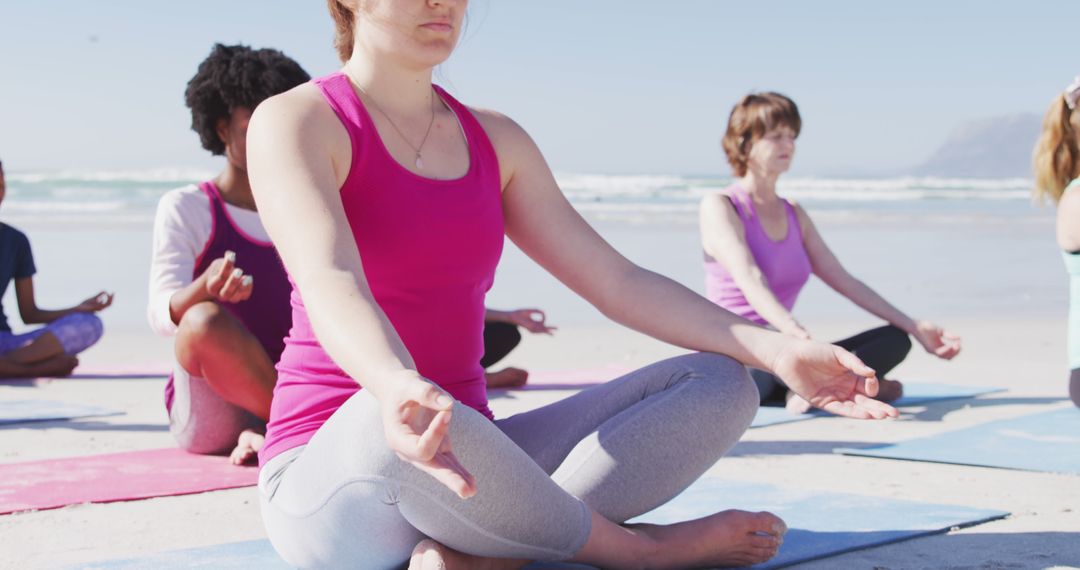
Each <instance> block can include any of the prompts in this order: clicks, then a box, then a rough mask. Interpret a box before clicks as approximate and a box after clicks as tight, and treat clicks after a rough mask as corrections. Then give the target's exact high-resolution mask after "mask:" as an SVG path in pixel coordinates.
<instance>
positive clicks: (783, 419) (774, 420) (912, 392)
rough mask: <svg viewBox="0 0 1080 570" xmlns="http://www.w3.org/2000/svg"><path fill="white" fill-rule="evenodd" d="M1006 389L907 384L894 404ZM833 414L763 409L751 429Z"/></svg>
mask: <svg viewBox="0 0 1080 570" xmlns="http://www.w3.org/2000/svg"><path fill="white" fill-rule="evenodd" d="M1004 391H1005V389H1004V388H991V387H988V386H958V385H955V384H926V383H919V382H910V383H909V382H905V383H904V396H903V397H901V398H900V399H899V400H896V401H895V402H893V403H892V405H893V407H895V408H903V407H906V406H921V405H923V404H928V403H930V402H939V401H942V400H956V399H959V398H974V397H975V396H981V395H983V394H993V393H995V392H1004ZM830 415H832V414H829V413H828V412H824V411H821V410H812V411H810V412H807V413H805V414H790V413H788V411H787V410H786V409H784V408H777V407H761V408H758V411H757V415H755V416H754V421H753V423H751V424H750V427H752V428H756V427H765V426H773V425H778V424H786V423H791V422H799V421H803V420H810V419H813V418H820V417H828V416H830Z"/></svg>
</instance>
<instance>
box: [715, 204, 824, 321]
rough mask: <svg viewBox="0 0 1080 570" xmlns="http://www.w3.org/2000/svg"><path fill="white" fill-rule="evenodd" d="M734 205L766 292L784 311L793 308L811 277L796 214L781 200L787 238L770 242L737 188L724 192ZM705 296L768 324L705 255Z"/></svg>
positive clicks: (726, 272)
mask: <svg viewBox="0 0 1080 570" xmlns="http://www.w3.org/2000/svg"><path fill="white" fill-rule="evenodd" d="M723 194H724V195H726V196H727V197H728V198H729V199H730V200H731V203H732V205H734V206H735V211H736V212H737V213H738V214H739V219H740V220H742V224H743V232H744V233H745V235H746V245H747V246H748V247H749V248H750V253H751V254H752V255H753V256H754V262H755V263H757V266H758V267H759V268H760V269H761V272H762V274H764V275H765V282H766V283H768V284H769V289H771V290H772V292H773V294H774V295H776V298H777V299H778V300H779V301H780V304H782V305H783V306H784V307H785V308H787V310H789V311H790V310H791V309H792V307H794V306H795V300H796V299H797V298H798V296H799V292H800V291H802V288H803V286H804V285H806V281H807V280H808V279H809V278H810V272H811V268H810V257H809V256H807V254H806V247H805V246H804V244H803V241H802V228H801V226H800V225H799V219H798V217H797V216H796V215H795V208H794V207H792V205H791V204H790V203H788V201H787V200H783V202H784V209H785V210H786V211H787V222H788V223H787V228H788V229H787V235H786V236H784V239H782V240H780V241H773V240H772V239H771V238H769V236H768V234H766V233H765V228H763V227H762V226H761V219H759V218H758V215H757V212H756V211H754V205H753V202H751V201H750V197H749V196H748V195H747V193H746V191H745V190H743V189H742V188H740V187H739V186H738V185H732V186H729V187H728V188H726V189H725V190H724V191H723ZM705 294H706V296H707V297H708V298H709V300H710V301H712V302H713V303H716V304H717V305H720V306H721V307H723V308H725V309H727V310H729V311H731V312H732V313H735V314H736V315H739V316H740V317H743V318H745V319H748V320H751V321H754V322H755V323H758V324H762V325H767V324H769V323H768V322H766V321H765V319H763V318H761V316H760V315H758V314H757V311H755V310H754V308H753V307H751V306H750V303H749V302H747V300H746V297H745V296H743V292H742V290H741V289H739V287H738V285H736V284H735V280H734V279H732V278H731V274H730V273H728V271H727V270H726V269H724V267H723V266H722V265H720V263H718V262H717V261H716V260H715V259H712V257H710V256H709V255H708V254H706V255H705Z"/></svg>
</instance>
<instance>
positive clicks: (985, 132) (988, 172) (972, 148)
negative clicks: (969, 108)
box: [910, 113, 1042, 178]
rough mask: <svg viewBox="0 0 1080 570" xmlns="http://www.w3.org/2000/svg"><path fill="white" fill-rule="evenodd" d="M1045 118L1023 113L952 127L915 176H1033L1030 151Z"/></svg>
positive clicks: (915, 172) (912, 172)
mask: <svg viewBox="0 0 1080 570" xmlns="http://www.w3.org/2000/svg"><path fill="white" fill-rule="evenodd" d="M1041 127H1042V118H1041V117H1040V116H1039V115H1035V114H1031V113H1023V114H1016V115H1006V116H1003V117H991V118H987V119H979V120H976V121H970V122H967V123H963V124H961V125H959V126H957V127H956V128H955V129H953V131H952V133H950V134H949V138H948V139H946V141H945V144H943V145H941V147H940V148H938V149H937V151H936V152H934V154H932V155H931V156H930V158H929V159H927V160H926V162H924V163H922V164H921V165H919V166H917V167H915V168H913V169H911V172H910V174H912V175H915V176H941V177H947V178H1030V177H1031V150H1032V148H1034V146H1035V141H1036V140H1037V139H1038V138H1039V131H1040V129H1041Z"/></svg>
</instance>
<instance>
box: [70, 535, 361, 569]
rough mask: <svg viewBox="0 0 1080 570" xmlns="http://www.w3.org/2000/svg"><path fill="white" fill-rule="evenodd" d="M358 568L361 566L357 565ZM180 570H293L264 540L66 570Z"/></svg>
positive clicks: (166, 553) (179, 551)
mask: <svg viewBox="0 0 1080 570" xmlns="http://www.w3.org/2000/svg"><path fill="white" fill-rule="evenodd" d="M357 567H358V568H360V567H362V565H360V564H358V565H357ZM99 568H100V569H102V570H105V569H108V570H145V569H147V568H153V569H154V570H183V569H185V568H222V569H232V568H235V569H241V568H242V569H248V568H258V569H259V570H278V569H281V570H286V569H288V568H292V567H291V566H289V565H288V564H286V563H285V562H284V561H283V560H282V559H281V558H278V555H277V553H276V552H274V548H273V547H272V546H270V543H269V542H268V541H266V540H248V541H245V542H232V543H228V544H217V545H214V546H207V547H204V548H189V549H186V550H173V551H171V552H162V553H160V554H154V555H151V556H147V557H144V558H129V559H125V560H111V561H108V562H97V563H94V564H81V565H78V566H70V567H69V570H76V569H78V570H94V569H99Z"/></svg>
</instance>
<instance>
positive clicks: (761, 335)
mask: <svg viewBox="0 0 1080 570" xmlns="http://www.w3.org/2000/svg"><path fill="white" fill-rule="evenodd" d="M732 332H733V333H734V335H735V337H736V339H737V340H738V344H740V345H742V346H743V347H745V350H746V353H747V354H746V356H744V357H742V358H738V357H737V358H736V359H737V360H739V361H741V362H742V363H743V364H746V365H747V366H752V367H754V368H761V369H763V370H767V371H769V372H772V371H773V370H774V369H775V368H776V362H777V361H778V360H779V359H780V357H781V355H782V354H783V352H784V350H785V348H786V347H787V345H788V344H789V343H791V342H792V341H793V340H794V339H792V337H790V336H788V335H787V334H786V333H783V332H778V331H773V330H769V329H766V328H763V327H759V326H752V325H742V326H738V325H737V326H736V328H735V329H734V330H733V331H732ZM732 356H734V355H732Z"/></svg>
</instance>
